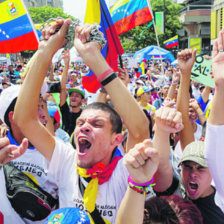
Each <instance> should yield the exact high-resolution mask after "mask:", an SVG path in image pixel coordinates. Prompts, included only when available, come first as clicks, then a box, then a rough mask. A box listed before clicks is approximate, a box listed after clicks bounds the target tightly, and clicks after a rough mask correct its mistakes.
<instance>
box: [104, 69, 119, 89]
mask: <svg viewBox="0 0 224 224" xmlns="http://www.w3.org/2000/svg"><path fill="white" fill-rule="evenodd" d="M115 78H117V75H116V73H115V72H114V73H112V74H111V75H110V76H109V77H107V78H106V79H104V80H103V81H102V82H101V85H102V86H106V85H107V84H108V83H110V82H111V81H113V80H114V79H115Z"/></svg>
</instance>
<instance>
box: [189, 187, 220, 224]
mask: <svg viewBox="0 0 224 224" xmlns="http://www.w3.org/2000/svg"><path fill="white" fill-rule="evenodd" d="M215 192H216V190H215V189H214V192H213V193H212V194H211V195H209V196H207V197H205V198H199V199H197V200H192V202H193V203H194V204H195V205H196V206H197V207H198V208H199V210H200V211H201V214H202V217H203V223H204V224H213V223H214V224H224V213H223V212H222V210H221V209H220V208H219V207H218V206H217V205H216V204H215Z"/></svg>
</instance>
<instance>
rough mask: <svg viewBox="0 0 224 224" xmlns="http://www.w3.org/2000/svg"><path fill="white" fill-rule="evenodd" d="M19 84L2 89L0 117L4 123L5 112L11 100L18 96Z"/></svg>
mask: <svg viewBox="0 0 224 224" xmlns="http://www.w3.org/2000/svg"><path fill="white" fill-rule="evenodd" d="M20 87H21V86H20V85H13V86H10V87H8V88H6V89H4V90H3V91H2V93H1V95H0V119H1V120H2V121H3V122H4V123H5V119H4V116H5V112H6V111H7V109H8V107H9V105H10V104H11V103H12V101H13V100H14V99H15V98H16V97H18V95H19V91H20Z"/></svg>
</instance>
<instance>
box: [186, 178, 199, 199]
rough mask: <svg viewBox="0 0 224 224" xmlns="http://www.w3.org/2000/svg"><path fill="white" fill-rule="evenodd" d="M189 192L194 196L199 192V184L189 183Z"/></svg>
mask: <svg viewBox="0 0 224 224" xmlns="http://www.w3.org/2000/svg"><path fill="white" fill-rule="evenodd" d="M187 190H188V193H189V196H194V195H195V194H196V193H197V191H198V184H197V183H195V182H193V181H191V182H189V183H188V186H187Z"/></svg>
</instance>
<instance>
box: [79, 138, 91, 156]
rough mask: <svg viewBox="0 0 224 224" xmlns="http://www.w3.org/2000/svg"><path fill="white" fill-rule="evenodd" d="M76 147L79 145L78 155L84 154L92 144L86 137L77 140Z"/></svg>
mask: <svg viewBox="0 0 224 224" xmlns="http://www.w3.org/2000/svg"><path fill="white" fill-rule="evenodd" d="M78 145H79V154H83V155H84V154H86V153H87V152H88V150H89V149H90V147H91V145H92V143H91V142H90V141H89V139H87V138H86V137H79V138H78Z"/></svg>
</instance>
